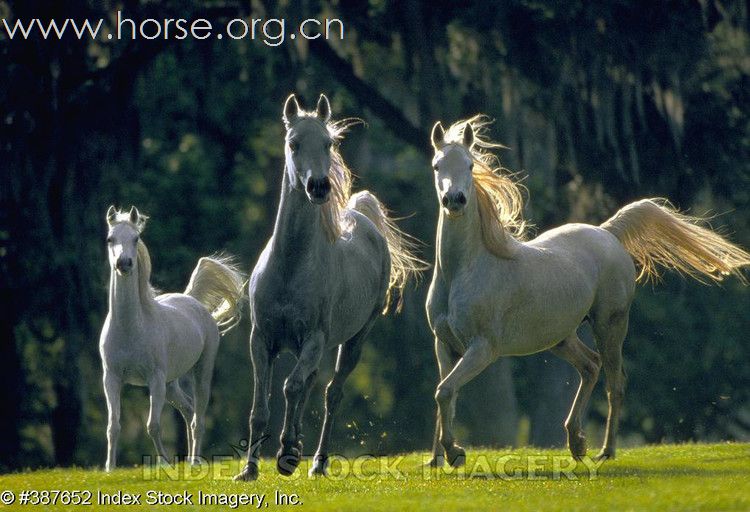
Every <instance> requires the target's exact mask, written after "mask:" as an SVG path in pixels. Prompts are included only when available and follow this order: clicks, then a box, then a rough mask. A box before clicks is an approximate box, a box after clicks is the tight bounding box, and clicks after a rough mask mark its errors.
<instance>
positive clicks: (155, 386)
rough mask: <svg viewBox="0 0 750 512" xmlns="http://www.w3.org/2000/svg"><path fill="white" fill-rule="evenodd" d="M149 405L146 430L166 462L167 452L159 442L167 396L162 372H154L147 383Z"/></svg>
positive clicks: (157, 451) (159, 454)
mask: <svg viewBox="0 0 750 512" xmlns="http://www.w3.org/2000/svg"><path fill="white" fill-rule="evenodd" d="M148 390H149V394H150V404H149V410H148V421H147V422H146V430H147V431H148V435H149V437H150V438H151V440H152V441H153V442H154V448H156V453H157V455H158V456H159V457H161V459H162V461H166V460H167V451H166V450H165V449H164V444H162V442H161V412H162V410H164V402H165V401H166V396H167V382H166V377H165V375H164V372H163V371H161V370H156V371H155V372H154V375H153V376H152V377H151V379H150V381H149V383H148Z"/></svg>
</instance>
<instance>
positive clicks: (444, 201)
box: [440, 194, 448, 208]
mask: <svg viewBox="0 0 750 512" xmlns="http://www.w3.org/2000/svg"><path fill="white" fill-rule="evenodd" d="M440 204H442V205H443V208H448V194H443V197H441V198H440Z"/></svg>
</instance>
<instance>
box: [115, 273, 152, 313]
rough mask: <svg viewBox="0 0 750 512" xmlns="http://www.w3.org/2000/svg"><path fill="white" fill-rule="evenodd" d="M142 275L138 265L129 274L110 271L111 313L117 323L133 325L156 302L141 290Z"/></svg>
mask: <svg viewBox="0 0 750 512" xmlns="http://www.w3.org/2000/svg"><path fill="white" fill-rule="evenodd" d="M142 277H143V276H141V275H140V269H139V268H138V265H136V266H135V268H134V269H133V272H132V274H131V275H129V276H121V275H120V274H118V273H117V272H116V271H115V270H114V269H112V270H111V271H110V278H109V314H110V317H111V318H112V320H113V322H114V323H115V324H118V325H127V326H132V325H133V324H134V322H138V321H139V320H140V319H141V318H142V317H143V316H144V313H145V312H146V311H147V310H149V309H150V308H151V307H152V306H153V304H154V303H155V301H154V299H153V298H151V297H147V294H146V293H143V290H141V287H142V286H143V283H141V281H142ZM146 286H148V283H146Z"/></svg>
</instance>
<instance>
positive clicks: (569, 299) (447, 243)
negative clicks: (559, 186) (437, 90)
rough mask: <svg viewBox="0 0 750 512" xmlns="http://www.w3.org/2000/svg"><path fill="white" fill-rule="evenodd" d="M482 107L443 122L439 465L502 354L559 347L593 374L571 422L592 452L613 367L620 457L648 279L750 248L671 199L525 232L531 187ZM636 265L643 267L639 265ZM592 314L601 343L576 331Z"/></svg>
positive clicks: (611, 398)
mask: <svg viewBox="0 0 750 512" xmlns="http://www.w3.org/2000/svg"><path fill="white" fill-rule="evenodd" d="M488 123H489V120H488V118H487V117H485V116H482V115H477V116H475V117H472V118H470V119H466V120H463V121H459V122H457V123H455V124H453V125H452V126H451V127H450V128H449V129H448V130H447V131H445V130H444V129H443V126H442V124H441V123H440V122H437V123H436V124H435V125H434V127H433V129H432V137H431V138H432V146H433V148H434V152H435V154H434V158H433V160H432V164H433V169H434V179H435V188H436V191H437V196H438V202H439V203H440V216H439V220H438V226H437V240H436V257H435V266H434V273H433V278H432V284H431V286H430V290H429V293H428V297H427V303H426V307H427V317H428V320H429V323H430V327H431V329H432V331H433V334H434V336H435V355H436V358H437V362H438V367H439V372H440V383H439V384H438V386H437V390H436V394H435V399H436V401H437V406H438V412H437V421H436V425H435V439H434V444H433V455H432V460H431V461H430V464H431V465H433V466H439V465H442V464H443V463H444V462H445V457H444V453H445V455H447V459H448V462H449V463H450V464H451V465H453V466H459V465H461V464H463V463H464V462H465V457H466V452H465V450H464V449H463V448H461V447H460V446H459V445H458V444H457V443H456V440H455V438H454V436H453V432H452V426H453V417H454V414H455V405H456V397H457V394H458V391H459V389H460V388H461V387H462V386H464V385H465V384H466V383H467V382H469V381H470V380H472V379H473V378H474V377H476V376H477V375H478V374H479V373H480V372H481V371H482V370H484V369H485V368H486V367H487V366H488V365H489V364H490V363H492V362H493V361H495V360H496V359H497V358H499V357H501V356H518V355H527V354H533V353H535V352H540V351H543V350H550V351H551V352H552V353H554V354H555V355H557V356H559V357H560V358H562V359H564V360H565V361H567V362H569V363H570V364H571V365H573V366H574V367H575V369H576V370H577V371H578V373H579V374H580V377H581V381H580V385H579V387H578V392H577V394H576V397H575V399H574V401H573V405H572V408H571V410H570V414H569V415H568V418H567V419H566V421H565V429H566V432H567V439H568V448H569V449H570V452H571V454H572V455H573V457H575V458H580V457H583V456H584V455H585V453H586V443H585V438H584V433H583V429H582V415H583V413H584V411H585V410H586V404H587V403H588V400H589V397H590V395H591V391H592V389H593V388H594V385H595V384H596V381H597V379H598V376H599V370H600V368H601V367H602V366H603V367H604V372H605V376H606V389H607V398H608V402H609V412H608V416H607V427H606V433H605V439H604V445H603V447H602V450H601V452H600V453H599V455H598V456H597V457H598V458H599V459H606V458H612V457H614V456H615V438H616V435H617V426H618V418H619V413H620V407H621V404H622V399H623V393H624V386H625V376H624V373H623V370H622V345H623V340H624V339H625V334H626V332H627V328H628V315H629V311H630V305H631V302H632V300H633V295H634V293H635V284H636V282H637V281H641V280H646V279H655V278H658V276H659V267H660V266H661V267H666V268H668V269H672V270H676V271H678V272H682V273H685V274H687V275H690V276H692V277H696V278H698V279H699V280H701V281H705V280H713V281H721V280H722V279H723V278H724V277H726V276H729V275H734V276H736V277H738V278H739V279H740V280H742V281H743V282H746V280H745V277H744V276H743V274H742V271H741V268H742V267H744V266H747V265H750V254H748V253H747V252H746V251H744V250H743V249H741V248H740V247H738V246H736V245H733V244H732V243H730V242H728V241H727V240H725V239H724V238H723V237H722V236H720V235H718V234H717V233H715V232H713V231H711V230H710V229H708V228H707V227H704V224H705V223H704V219H700V218H697V217H689V216H687V215H684V214H681V213H679V212H678V211H677V210H676V209H675V208H673V207H672V206H671V205H670V204H669V202H668V201H667V200H665V199H660V198H656V199H643V200H640V201H636V202H634V203H632V204H629V205H627V206H625V207H624V208H622V209H621V210H620V211H618V212H617V213H616V214H615V215H614V216H613V217H612V218H610V219H609V220H607V221H606V222H604V223H603V224H601V225H600V226H592V225H588V224H566V225H564V226H561V227H558V228H555V229H551V230H549V231H547V232H545V233H542V234H541V235H539V236H538V237H537V238H535V239H534V240H531V241H524V235H525V231H526V224H525V222H524V220H523V217H522V211H523V195H522V193H521V188H520V185H519V184H518V183H517V181H516V180H515V179H514V177H513V176H512V175H509V174H507V173H506V172H504V170H503V169H502V168H501V167H500V166H499V163H498V160H497V157H496V156H495V154H494V153H493V152H492V149H493V148H497V147H502V146H501V145H499V144H496V143H493V142H492V141H490V140H488V139H487V138H486V136H485V134H484V132H485V129H486V126H487V124H488ZM636 264H637V265H638V267H640V272H639V273H637V271H636ZM584 320H588V321H589V322H590V324H591V326H592V328H593V332H594V336H595V340H596V347H597V351H594V350H592V349H590V348H589V347H587V346H586V345H585V344H584V343H583V342H582V341H581V340H580V339H579V338H578V335H577V334H576V330H577V328H578V326H579V325H580V324H581V323H582V322H583V321H584Z"/></svg>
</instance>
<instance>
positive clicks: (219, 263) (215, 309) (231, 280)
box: [185, 256, 245, 334]
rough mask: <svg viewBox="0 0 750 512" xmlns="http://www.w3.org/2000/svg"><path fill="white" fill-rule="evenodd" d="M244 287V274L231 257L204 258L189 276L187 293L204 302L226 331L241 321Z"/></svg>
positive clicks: (222, 331)
mask: <svg viewBox="0 0 750 512" xmlns="http://www.w3.org/2000/svg"><path fill="white" fill-rule="evenodd" d="M244 289H245V277H244V276H243V274H242V272H240V271H239V269H238V268H237V267H236V265H235V264H234V263H233V262H232V260H231V259H230V258H226V257H219V256H213V257H203V258H201V259H199V260H198V264H197V265H196V266H195V270H193V275H191V276H190V282H189V283H188V285H187V288H186V289H185V295H190V296H191V297H193V298H194V299H196V300H197V301H198V302H200V303H201V304H203V305H204V306H205V307H206V309H207V310H208V311H209V312H210V313H211V316H212V317H214V320H216V325H217V326H218V327H219V331H220V332H221V334H225V333H226V332H227V331H229V330H230V329H232V328H233V327H234V326H236V325H237V324H238V323H239V321H240V310H241V306H242V304H241V301H242V296H243V294H244Z"/></svg>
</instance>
